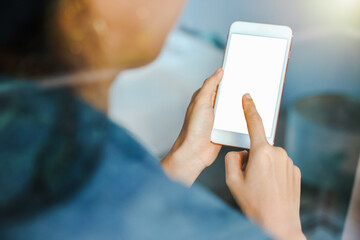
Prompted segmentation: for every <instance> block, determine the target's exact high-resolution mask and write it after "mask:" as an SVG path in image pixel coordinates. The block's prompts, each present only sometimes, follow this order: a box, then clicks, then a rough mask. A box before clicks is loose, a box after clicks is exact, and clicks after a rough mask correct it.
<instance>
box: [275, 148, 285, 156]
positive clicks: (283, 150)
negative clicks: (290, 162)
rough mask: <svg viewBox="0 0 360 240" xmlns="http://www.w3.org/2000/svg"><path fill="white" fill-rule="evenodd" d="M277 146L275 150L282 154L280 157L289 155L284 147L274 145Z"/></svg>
mask: <svg viewBox="0 0 360 240" xmlns="http://www.w3.org/2000/svg"><path fill="white" fill-rule="evenodd" d="M274 148H275V152H276V153H277V154H278V155H279V156H280V157H284V158H285V157H288V154H287V152H286V150H285V149H283V148H282V147H274Z"/></svg>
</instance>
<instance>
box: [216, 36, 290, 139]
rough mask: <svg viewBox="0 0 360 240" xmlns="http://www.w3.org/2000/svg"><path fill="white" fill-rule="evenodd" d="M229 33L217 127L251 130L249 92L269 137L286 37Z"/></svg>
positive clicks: (240, 130)
mask: <svg viewBox="0 0 360 240" xmlns="http://www.w3.org/2000/svg"><path fill="white" fill-rule="evenodd" d="M230 37H231V38H230V42H229V43H228V44H229V46H228V52H227V59H226V62H225V67H224V77H223V79H222V82H221V89H220V91H219V93H218V100H217V108H216V116H215V121H214V129H219V130H225V131H230V132H237V133H243V134H248V130H247V126H246V121H245V116H244V112H243V108H242V96H243V95H244V94H245V93H250V95H251V96H252V98H253V100H254V102H255V105H256V108H257V110H258V112H259V114H260V116H261V118H262V120H263V124H264V128H265V133H266V136H267V137H270V136H271V131H272V127H273V121H274V117H275V110H276V103H277V99H278V95H279V90H280V84H281V77H282V72H283V68H284V67H285V66H286V65H285V63H286V62H285V56H286V47H287V40H286V39H281V38H270V37H259V36H250V35H242V34H234V33H233V34H231V35H230Z"/></svg>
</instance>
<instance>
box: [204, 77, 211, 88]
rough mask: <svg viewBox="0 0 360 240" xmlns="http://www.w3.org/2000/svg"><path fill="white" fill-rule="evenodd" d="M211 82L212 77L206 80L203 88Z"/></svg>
mask: <svg viewBox="0 0 360 240" xmlns="http://www.w3.org/2000/svg"><path fill="white" fill-rule="evenodd" d="M210 82H211V77H209V78H207V79H205V81H204V84H203V86H204V85H207V84H209V83H210Z"/></svg>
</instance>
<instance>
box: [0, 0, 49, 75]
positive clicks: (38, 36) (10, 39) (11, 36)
mask: <svg viewBox="0 0 360 240" xmlns="http://www.w3.org/2000/svg"><path fill="white" fill-rule="evenodd" d="M54 1H56V0H2V1H0V72H7V71H10V72H11V71H14V70H15V71H18V69H19V68H21V67H19V65H21V61H22V60H24V58H26V57H28V56H29V55H34V54H35V55H38V56H41V55H43V54H44V53H46V51H47V47H48V46H47V45H48V42H47V40H46V36H47V34H46V32H47V30H46V27H47V26H46V23H47V21H46V18H47V17H48V15H49V12H48V10H49V8H50V6H51V4H53V2H54ZM29 65H31V64H29Z"/></svg>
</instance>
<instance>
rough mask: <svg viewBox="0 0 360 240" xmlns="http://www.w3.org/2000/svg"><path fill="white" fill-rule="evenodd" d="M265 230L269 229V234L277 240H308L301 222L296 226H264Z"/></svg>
mask: <svg viewBox="0 0 360 240" xmlns="http://www.w3.org/2000/svg"><path fill="white" fill-rule="evenodd" d="M274 222H276V221H274ZM264 228H265V229H267V231H268V233H269V234H270V235H271V236H272V237H274V239H277V240H286V239H294V240H306V237H305V235H304V234H303V232H302V229H301V223H300V220H299V223H296V224H289V222H287V223H282V224H280V223H278V224H276V225H274V224H271V226H270V225H268V226H264Z"/></svg>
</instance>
